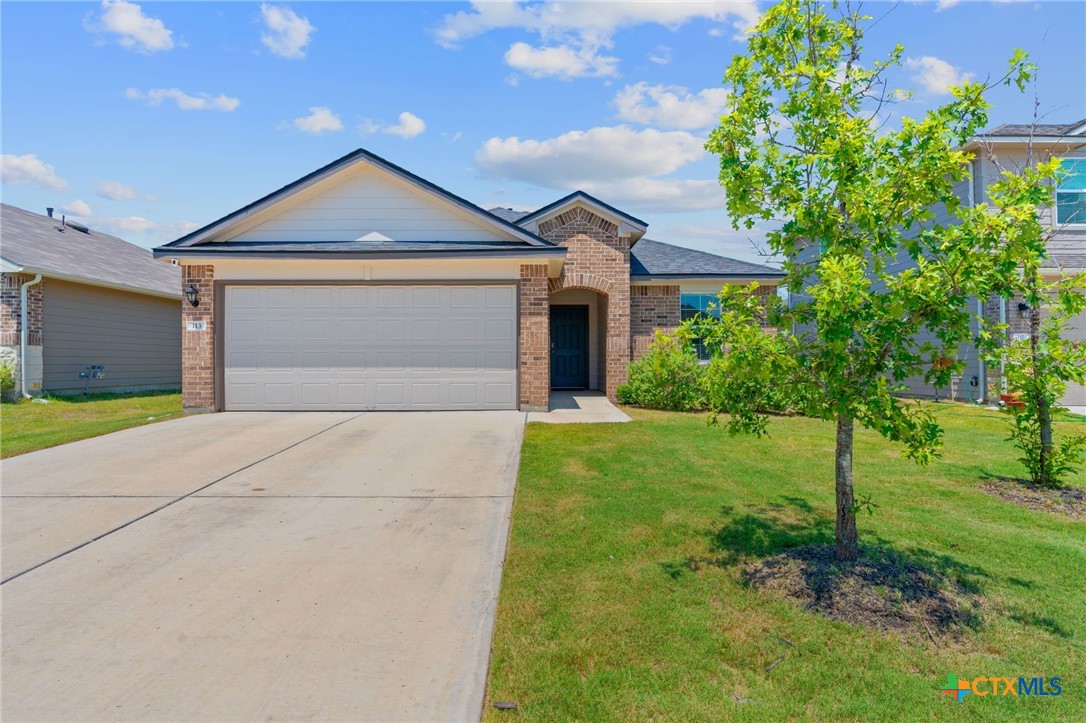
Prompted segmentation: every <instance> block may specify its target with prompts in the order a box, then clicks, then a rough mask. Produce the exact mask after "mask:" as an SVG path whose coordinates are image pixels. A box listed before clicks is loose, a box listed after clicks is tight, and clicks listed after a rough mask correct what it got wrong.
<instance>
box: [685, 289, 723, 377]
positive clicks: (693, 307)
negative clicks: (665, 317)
mask: <svg viewBox="0 0 1086 723" xmlns="http://www.w3.org/2000/svg"><path fill="white" fill-rule="evenodd" d="M718 303H719V299H717V298H716V294H680V295H679V318H681V319H682V320H683V321H686V320H687V319H693V318H696V317H698V316H701V315H705V316H714V317H717V318H719V317H720V309H718V308H713V309H711V310H710V308H709V307H710V306H713V307H716V306H717V305H718ZM694 349H695V350H696V351H697V353H698V359H701V360H702V361H707V360H708V359H709V350H708V349H706V348H705V345H704V344H702V343H701V339H695V340H694Z"/></svg>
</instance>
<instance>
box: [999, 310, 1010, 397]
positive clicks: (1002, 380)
mask: <svg viewBox="0 0 1086 723" xmlns="http://www.w3.org/2000/svg"><path fill="white" fill-rule="evenodd" d="M1006 323H1007V300H1006V299H1005V298H1004V297H1002V296H1001V297H999V325H1000V326H1002V325H1004V324H1006ZM1003 335H1004V339H1003V346H1004V347H1006V346H1007V341H1008V339H1009V336H1007V332H1006V331H1004V332H1003ZM1004 356H1005V355H1004V354H1000V355H999V386H1001V387H1002V388H1003V393H1004V394H1006V393H1007V375H1006V373H1005V372H1006V362H1005V361H1004Z"/></svg>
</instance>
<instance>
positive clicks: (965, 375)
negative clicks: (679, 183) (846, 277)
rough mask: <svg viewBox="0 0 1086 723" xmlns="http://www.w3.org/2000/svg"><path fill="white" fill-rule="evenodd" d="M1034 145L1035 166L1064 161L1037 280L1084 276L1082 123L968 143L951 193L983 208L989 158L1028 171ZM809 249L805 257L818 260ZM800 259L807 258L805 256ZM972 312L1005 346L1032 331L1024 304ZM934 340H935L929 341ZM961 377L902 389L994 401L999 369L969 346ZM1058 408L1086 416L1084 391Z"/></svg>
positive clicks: (989, 304) (1021, 128)
mask: <svg viewBox="0 0 1086 723" xmlns="http://www.w3.org/2000/svg"><path fill="white" fill-rule="evenodd" d="M1031 142H1032V144H1033V154H1034V160H1035V161H1036V160H1044V159H1046V158H1049V157H1052V156H1059V157H1061V158H1063V163H1062V168H1063V170H1064V171H1066V174H1067V175H1066V176H1065V177H1064V178H1063V180H1062V181H1061V183H1060V184H1059V187H1058V188H1056V189H1054V195H1055V199H1054V200H1055V203H1054V206H1053V207H1051V208H1046V209H1044V210H1043V211H1042V212H1041V219H1042V222H1043V225H1044V226H1045V227H1046V228H1048V229H1049V230H1050V234H1051V235H1050V238H1049V243H1048V257H1047V263H1046V265H1045V267H1044V268H1043V269H1042V273H1043V274H1044V275H1045V276H1046V277H1048V278H1052V279H1054V278H1058V277H1059V276H1060V275H1062V274H1067V275H1074V274H1077V273H1080V272H1082V271H1084V270H1086V119H1083V120H1081V121H1078V122H1075V123H1069V124H1048V125H1039V126H1036V127H1034V128H1032V130H1031V127H1030V126H1028V125H1002V126H999V127H997V128H995V129H993V130H991V131H988V132H987V133H983V134H981V135H979V136H977V137H976V138H975V139H973V140H972V141H971V142H970V143H968V144H967V145H966V146H965V147H964V150H967V151H971V152H972V153H973V154H974V158H973V160H972V163H971V164H970V169H969V170H970V174H969V177H968V178H966V179H965V180H963V181H961V182H960V183H958V184H956V186H955V188H954V193H955V194H956V195H957V196H958V197H959V198H961V199H962V201H963V203H965V204H966V205H974V204H980V203H986V202H988V193H987V190H988V187H989V186H991V185H992V184H993V183H995V182H996V181H998V180H999V169H998V167H997V166H996V163H994V162H993V161H992V160H991V159H990V158H989V150H990V151H991V152H992V153H993V154H994V155H995V156H996V158H997V160H998V163H999V164H1000V165H1002V166H1003V167H1004V168H1006V169H1008V170H1014V169H1016V168H1021V167H1022V166H1023V165H1024V164H1025V163H1026V158H1027V149H1028V144H1029V143H1031ZM934 212H935V218H934V221H933V222H934V223H953V222H954V221H953V219H951V218H950V217H949V216H948V215H947V214H946V210H945V209H944V208H941V207H939V208H936V209H934ZM817 252H818V250H817V248H816V247H815V246H811V247H809V248H808V250H807V251H806V252H805V253H806V254H808V255H809V254H817ZM803 258H808V256H804V257H803ZM912 265H913V262H912V260H911V259H908V258H906V259H905V261H903V262H902V263H900V264H898V265H896V266H893V267H891V270H892V271H895V272H901V271H904V270H906V269H908V268H909V267H910V266H912ZM971 311H974V312H975V313H977V314H979V315H980V316H982V317H983V318H984V319H986V320H987V321H988V322H991V323H1000V322H1003V323H1006V324H1007V326H1008V330H1007V339H1008V340H1012V339H1014V338H1016V336H1017V335H1020V334H1024V333H1027V332H1028V331H1029V321H1028V314H1029V308H1028V307H1027V306H1026V305H1025V304H1024V303H1022V300H1021V299H1017V298H1016V299H1001V298H994V299H990V300H987V301H981V302H977V301H974V302H972V304H971ZM1069 333H1070V334H1071V338H1072V339H1077V340H1081V341H1084V342H1086V314H1081V315H1080V316H1079V318H1078V319H1077V320H1075V321H1074V322H1073V323H1072V324H1071V329H1070V331H1069ZM932 340H934V337H932ZM958 359H959V360H961V361H963V362H964V364H965V367H964V370H963V371H962V373H961V374H960V375H958V376H957V377H955V378H954V380H953V381H952V382H951V384H950V386H949V387H947V388H940V389H935V388H932V387H930V386H928V385H927V384H925V382H924V380H923V379H922V378H914V379H910V380H908V381H907V382H906V385H905V386H906V389H907V392H908V393H909V394H911V395H914V396H917V397H934V398H939V399H955V400H958V401H975V402H982V401H993V400H995V401H998V399H999V394H1000V392H1002V391H1003V384H1002V379H1001V374H1000V370H999V368H998V367H995V368H988V366H987V365H986V364H985V363H984V360H983V359H981V358H980V355H979V354H978V351H977V349H976V347H975V346H973V345H972V344H965V345H963V346H962V348H961V349H960V351H959V353H958ZM1060 404H1061V405H1062V406H1064V407H1067V408H1069V409H1071V410H1072V411H1075V412H1078V413H1080V414H1086V389H1084V388H1083V386H1082V385H1078V384H1072V385H1070V386H1069V388H1068V390H1067V394H1066V395H1064V397H1063V399H1061V400H1060Z"/></svg>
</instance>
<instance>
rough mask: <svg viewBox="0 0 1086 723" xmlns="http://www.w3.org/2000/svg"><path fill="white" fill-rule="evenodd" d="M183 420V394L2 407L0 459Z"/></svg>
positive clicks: (114, 396)
mask: <svg viewBox="0 0 1086 723" xmlns="http://www.w3.org/2000/svg"><path fill="white" fill-rule="evenodd" d="M180 415H181V392H178V391H156V392H133V393H129V394H104V393H103V394H88V395H86V396H83V395H78V396H76V395H73V396H59V395H55V396H54V395H50V396H48V397H47V398H46V403H44V404H43V403H39V402H33V401H22V402H19V403H17V404H2V405H0V457H13V456H15V455H17V454H25V453H27V452H33V451H35V450H38V449H45V448H46V447H55V446H56V445H58V444H65V443H67V442H74V441H76V440H78V439H86V438H87V437H97V436H98V435H101V434H109V433H110V432H116V431H117V430H120V429H127V428H128V427H138V426H140V425H143V424H150V423H151V422H158V421H161V420H163V419H173V418H176V417H178V416H180Z"/></svg>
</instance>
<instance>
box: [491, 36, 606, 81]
mask: <svg viewBox="0 0 1086 723" xmlns="http://www.w3.org/2000/svg"><path fill="white" fill-rule="evenodd" d="M599 50H600V49H599V47H593V46H585V47H581V48H579V49H578V48H574V47H573V46H570V45H552V46H543V47H539V48H533V47H532V46H531V45H528V43H513V44H512V45H511V46H510V47H509V50H507V51H506V52H505V64H506V65H508V66H509V67H510V68H513V69H515V70H519V71H521V72H522V73H524V74H526V75H528V76H530V77H532V78H546V77H548V76H553V77H556V78H560V79H562V80H571V79H573V78H582V77H586V76H605V75H615V73H617V72H618V58H616V57H613V56H610V55H600V53H599Z"/></svg>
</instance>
